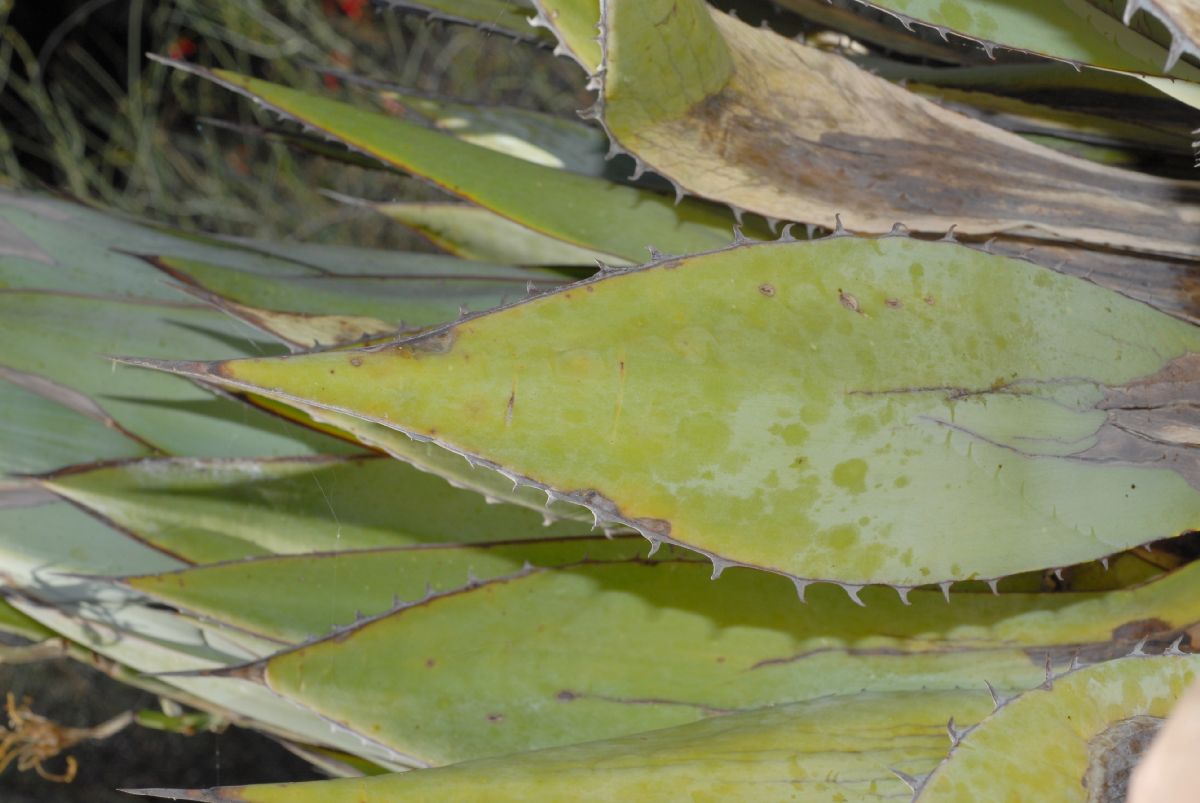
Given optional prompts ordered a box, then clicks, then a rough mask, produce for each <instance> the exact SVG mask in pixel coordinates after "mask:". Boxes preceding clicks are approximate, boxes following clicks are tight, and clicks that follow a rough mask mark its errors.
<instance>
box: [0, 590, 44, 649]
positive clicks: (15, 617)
mask: <svg viewBox="0 0 1200 803" xmlns="http://www.w3.org/2000/svg"><path fill="white" fill-rule="evenodd" d="M0 633H7V634H8V635H10V636H20V637H21V638H26V639H29V640H30V641H44V640H45V639H48V638H53V637H54V636H56V635H57V634H56V633H55V632H54V631H53V630H51V629H50V628H48V627H45V626H43V625H42V624H40V623H39V622H38V621H37V620H36V619H32V618H30V617H29V616H26V615H25V614H23V613H21V612H20V611H19V610H17V609H16V608H14V607H13V606H12V604H11V603H9V602H8V600H7V599H5V598H4V597H0Z"/></svg>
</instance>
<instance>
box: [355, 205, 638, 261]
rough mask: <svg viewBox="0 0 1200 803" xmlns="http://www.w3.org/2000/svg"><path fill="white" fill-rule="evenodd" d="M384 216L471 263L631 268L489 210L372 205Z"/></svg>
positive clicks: (438, 206) (468, 206)
mask: <svg viewBox="0 0 1200 803" xmlns="http://www.w3.org/2000/svg"><path fill="white" fill-rule="evenodd" d="M370 206H371V208H372V209H374V210H375V211H376V212H379V213H380V214H382V215H386V216H387V217H389V218H391V219H392V220H395V221H396V222H398V223H402V224H404V225H405V226H408V227H409V228H412V229H414V230H416V231H417V232H419V233H420V234H421V235H423V236H424V237H425V238H426V239H428V240H429V241H430V242H431V243H433V244H434V245H436V246H437V247H438V248H441V249H443V250H445V251H449V252H450V253H452V254H454V255H456V256H460V257H463V258H465V259H481V260H486V261H497V262H507V263H511V264H515V265H586V266H588V267H594V266H595V265H596V261H597V260H600V261H602V262H603V261H608V262H612V263H613V264H616V265H628V264H629V262H628V261H627V260H613V259H612V257H610V256H608V255H607V254H603V253H601V252H599V251H592V250H589V249H586V248H579V247H577V246H574V245H570V244H568V243H564V242H562V241H561V240H555V239H553V238H552V237H547V236H545V235H544V234H539V233H538V232H535V231H532V230H530V229H527V228H525V227H524V226H522V225H520V224H518V223H514V222H512V221H511V220H509V219H508V218H505V217H501V216H500V215H497V214H496V213H494V212H491V211H489V210H487V209H482V208H480V207H478V206H472V205H470V204H455V203H421V202H403V201H401V202H397V203H383V204H370Z"/></svg>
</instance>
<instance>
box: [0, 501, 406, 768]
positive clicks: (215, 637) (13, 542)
mask: <svg viewBox="0 0 1200 803" xmlns="http://www.w3.org/2000/svg"><path fill="white" fill-rule="evenodd" d="M31 534H35V535H36V536H37V537H30V536H31ZM0 565H3V566H4V574H5V578H4V579H5V584H6V586H7V587H8V590H9V591H11V592H12V593H13V594H14V596H11V597H8V598H7V600H8V602H10V603H11V604H12V605H13V606H14V607H15V608H16V609H17V610H18V611H19V612H20V613H22V614H24V615H25V616H28V617H30V618H31V619H33V620H34V621H36V622H38V623H39V624H40V626H41V627H45V628H48V629H49V630H51V631H53V632H54V633H57V634H60V635H62V636H64V637H66V638H67V639H69V640H71V641H73V642H75V643H78V644H82V645H85V646H87V647H88V648H89V649H91V650H94V651H95V652H96V653H98V654H100V655H103V656H105V657H107V658H109V659H112V660H114V661H117V662H119V663H120V664H122V665H124V666H127V667H129V668H131V669H133V670H135V671H138V672H146V673H157V672H169V671H180V670H196V669H206V668H214V667H218V666H221V665H223V664H226V663H229V662H230V661H231V660H233V661H236V660H238V659H239V656H253V655H255V654H262V651H261V650H259V651H247V650H246V649H245V648H244V646H243V645H245V644H247V643H249V639H250V637H249V636H240V637H239V639H238V641H237V642H234V641H231V640H230V639H228V638H225V637H223V636H222V634H220V633H219V632H217V631H214V630H211V629H208V630H205V629H202V628H201V627H199V626H197V624H196V623H193V622H191V621H189V620H188V619H186V618H185V617H182V616H179V615H176V614H173V613H171V612H168V611H162V610H154V609H150V608H147V607H146V606H145V605H142V604H141V599H142V597H141V596H140V595H137V596H135V595H133V594H131V593H130V592H129V591H127V590H123V589H121V588H120V587H117V586H113V585H112V584H110V583H107V582H104V581H99V580H92V579H84V578H80V577H79V576H77V575H73V574H71V573H74V572H86V573H88V574H89V575H91V576H99V577H103V576H116V575H125V574H129V573H146V572H164V571H171V570H173V569H177V568H180V567H181V566H182V565H183V564H182V563H181V562H180V561H179V560H177V559H175V558H172V557H170V556H167V555H165V554H163V553H162V552H160V551H158V550H156V549H152V548H151V547H149V546H147V545H145V544H142V543H139V542H138V541H137V540H136V539H134V538H132V537H131V536H130V535H129V534H128V533H124V532H121V531H119V530H116V529H113V528H111V527H108V526H105V525H104V524H102V523H101V522H100V521H98V520H97V519H95V518H92V517H91V516H88V515H86V514H84V513H83V512H81V511H79V510H78V509H76V508H75V507H73V506H71V505H68V504H66V503H64V502H58V503H54V504H45V505H38V506H32V507H24V508H4V509H0ZM35 600H36V601H35ZM268 651H269V650H268ZM164 680H168V679H167V678H164ZM169 680H170V683H171V685H173V686H175V687H177V688H179V689H183V690H185V691H187V692H188V693H189V694H193V695H196V696H197V697H199V698H200V699H201V700H204V701H208V702H210V703H211V704H212V705H214V706H220V707H222V708H223V709H224V710H225V711H228V712H231V713H230V718H231V719H232V721H235V722H240V721H245V719H246V718H250V719H252V720H253V723H252V724H253V725H254V726H255V727H263V728H266V729H267V730H270V731H272V732H276V733H281V734H282V735H285V736H288V737H290V738H293V739H299V740H301V741H309V742H314V743H318V744H328V745H331V746H334V747H341V748H342V749H353V750H356V751H357V752H359V753H364V754H368V755H372V756H375V757H378V758H381V759H384V760H387V757H388V756H393V753H392V751H387V750H378V749H374V748H372V747H370V746H364V745H363V744H362V743H361V741H360V740H359V739H357V738H351V737H348V736H347V735H346V734H344V733H342V732H340V731H331V730H330V727H329V725H328V723H326V722H324V721H323V720H321V719H319V718H317V717H315V716H313V715H312V714H311V713H309V712H306V711H303V710H301V709H298V708H296V707H295V706H294V705H292V704H291V703H287V702H285V701H282V700H279V699H278V698H276V697H274V696H273V695H271V694H267V693H264V691H263V690H262V688H261V687H258V686H256V685H254V684H250V683H246V682H244V681H238V680H231V679H228V678H213V677H180V678H170V679H169ZM396 764H397V761H396V760H395V758H394V757H393V760H391V761H390V766H396Z"/></svg>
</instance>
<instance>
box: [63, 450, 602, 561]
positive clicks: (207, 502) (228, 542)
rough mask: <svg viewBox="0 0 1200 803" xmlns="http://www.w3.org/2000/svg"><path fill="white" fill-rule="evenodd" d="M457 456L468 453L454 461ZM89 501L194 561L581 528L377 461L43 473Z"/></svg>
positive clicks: (175, 464)
mask: <svg viewBox="0 0 1200 803" xmlns="http://www.w3.org/2000/svg"><path fill="white" fill-rule="evenodd" d="M456 459H459V460H461V458H456ZM44 484H45V485H46V487H48V488H50V489H51V490H53V491H54V492H55V493H57V494H59V495H60V496H62V497H64V498H66V499H68V500H70V501H71V502H74V503H75V504H76V505H79V506H80V507H82V508H83V509H85V510H87V511H89V512H91V513H93V514H95V515H97V516H99V517H101V518H102V519H103V520H105V521H109V522H112V523H114V524H116V525H117V526H118V527H120V528H122V529H123V530H126V531H128V532H131V533H135V534H137V536H138V537H139V538H141V539H142V540H144V541H146V542H148V543H151V544H153V545H155V546H156V547H158V548H159V549H162V550H163V551H164V552H167V553H170V554H173V555H177V556H179V557H180V558H182V559H183V560H186V561H188V562H192V563H203V562H212V561H219V560H233V559H236V558H243V557H250V556H253V555H265V554H291V553H299V552H315V551H321V550H353V549H370V548H375V547H381V546H399V545H403V544H419V543H434V542H439V541H449V542H452V543H468V542H475V541H485V540H487V541H490V540H495V539H498V538H503V537H525V536H526V533H529V532H536V533H543V534H544V535H545V536H546V537H553V536H562V535H571V534H577V533H579V532H580V530H581V529H583V530H584V531H586V529H587V528H586V527H583V528H581V527H580V525H578V524H575V523H570V524H568V523H565V522H564V523H559V524H555V525H551V526H549V527H545V528H544V527H543V526H542V516H541V515H539V514H538V513H535V512H534V511H532V510H528V509H526V508H519V507H513V506H511V505H503V504H495V505H493V504H488V503H487V501H486V500H485V499H484V498H483V497H482V496H479V495H478V494H475V493H472V492H470V491H465V490H460V489H458V488H453V487H451V486H450V485H449V484H447V483H446V482H445V481H444V480H442V479H440V478H439V477H436V476H434V475H433V474H427V473H425V472H424V471H419V470H417V469H415V468H413V467H412V466H409V465H406V464H404V463H401V462H398V461H395V460H387V459H380V458H365V459H351V460H347V459H337V458H325V457H309V458H296V459H277V460H249V459H244V460H196V459H194V458H175V459H165V460H144V461H132V462H125V463H120V464H117V465H111V466H102V467H99V468H94V469H91V470H87V471H73V472H70V473H66V474H62V475H59V476H56V477H52V478H50V479H47V480H45V481H44Z"/></svg>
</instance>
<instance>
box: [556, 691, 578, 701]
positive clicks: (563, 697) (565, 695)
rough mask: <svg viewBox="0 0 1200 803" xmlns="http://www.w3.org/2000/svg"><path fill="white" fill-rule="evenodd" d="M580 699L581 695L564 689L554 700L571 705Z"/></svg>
mask: <svg viewBox="0 0 1200 803" xmlns="http://www.w3.org/2000/svg"><path fill="white" fill-rule="evenodd" d="M578 697H579V695H578V694H576V693H575V692H573V691H571V690H570V689H563V690H562V691H560V692H559V693H558V694H556V695H554V699H555V700H558V701H559V702H562V703H569V702H571V701H572V700H574V699H576V698H578Z"/></svg>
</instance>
